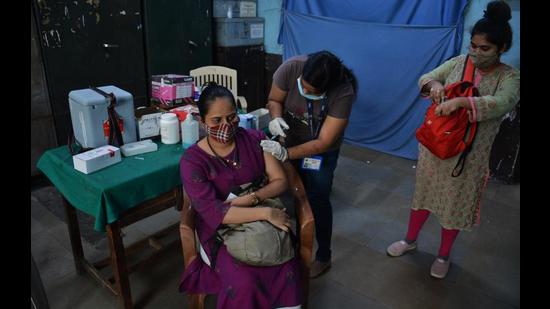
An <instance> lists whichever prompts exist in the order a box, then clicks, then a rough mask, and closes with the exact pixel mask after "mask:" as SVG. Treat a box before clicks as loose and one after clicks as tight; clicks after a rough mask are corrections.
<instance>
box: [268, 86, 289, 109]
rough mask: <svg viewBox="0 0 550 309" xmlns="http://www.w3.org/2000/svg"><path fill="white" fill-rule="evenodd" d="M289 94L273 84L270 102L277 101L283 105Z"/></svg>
mask: <svg viewBox="0 0 550 309" xmlns="http://www.w3.org/2000/svg"><path fill="white" fill-rule="evenodd" d="M286 94H287V92H286V91H284V90H283V89H281V88H279V87H278V86H277V85H276V84H275V83H272V84H271V90H270V91H269V97H268V101H275V102H278V103H281V104H283V103H284V102H285V99H286Z"/></svg>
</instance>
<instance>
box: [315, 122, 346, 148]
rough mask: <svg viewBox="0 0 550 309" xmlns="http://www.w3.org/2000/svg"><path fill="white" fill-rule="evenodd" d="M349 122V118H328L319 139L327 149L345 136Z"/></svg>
mask: <svg viewBox="0 0 550 309" xmlns="http://www.w3.org/2000/svg"><path fill="white" fill-rule="evenodd" d="M348 122H349V119H348V118H335V117H332V116H327V117H326V119H325V121H324V122H323V126H322V127H321V130H320V132H319V137H318V138H317V139H318V140H319V141H321V142H322V143H323V145H324V146H326V147H327V148H328V147H330V146H332V145H333V144H334V143H335V142H336V141H337V140H338V138H340V136H342V135H343V134H344V130H345V129H346V126H347V125H348Z"/></svg>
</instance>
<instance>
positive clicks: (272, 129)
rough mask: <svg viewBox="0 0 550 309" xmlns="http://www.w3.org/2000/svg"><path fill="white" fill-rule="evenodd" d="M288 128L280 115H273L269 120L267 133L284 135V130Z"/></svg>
mask: <svg viewBox="0 0 550 309" xmlns="http://www.w3.org/2000/svg"><path fill="white" fill-rule="evenodd" d="M288 129H289V126H288V124H286V121H285V120H284V119H283V118H281V117H275V118H273V120H271V121H270V122H269V133H271V135H280V136H282V137H286V134H285V132H284V130H288Z"/></svg>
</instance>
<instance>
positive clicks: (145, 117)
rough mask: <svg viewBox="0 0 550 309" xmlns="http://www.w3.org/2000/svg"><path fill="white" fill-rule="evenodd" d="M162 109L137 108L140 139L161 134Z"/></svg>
mask: <svg viewBox="0 0 550 309" xmlns="http://www.w3.org/2000/svg"><path fill="white" fill-rule="evenodd" d="M162 113H163V112H162V111H160V110H159V109H158V108H154V107H145V108H138V109H136V112H135V115H136V123H137V131H138V136H139V139H140V140H142V139H145V138H150V137H155V136H159V135H160V116H161V115H162Z"/></svg>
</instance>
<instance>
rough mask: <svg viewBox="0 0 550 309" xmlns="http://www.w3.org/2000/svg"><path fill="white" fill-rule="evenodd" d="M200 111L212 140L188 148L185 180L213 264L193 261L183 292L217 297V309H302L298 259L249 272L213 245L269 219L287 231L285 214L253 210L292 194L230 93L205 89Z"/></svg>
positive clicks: (250, 268) (183, 165) (201, 238)
mask: <svg viewBox="0 0 550 309" xmlns="http://www.w3.org/2000/svg"><path fill="white" fill-rule="evenodd" d="M198 108H199V113H200V116H201V122H202V124H203V125H204V126H205V129H206V132H207V136H206V137H205V138H203V139H201V140H200V141H198V142H197V143H196V144H195V145H193V146H191V147H189V148H188V149H186V150H185V153H184V154H183V156H182V158H181V160H180V174H181V178H182V182H183V187H184V189H185V191H186V193H187V195H188V196H189V198H190V200H191V205H192V207H193V208H194V210H195V211H196V214H197V215H196V218H195V222H196V230H197V234H198V237H199V241H200V243H201V245H202V248H203V249H204V251H205V253H206V255H207V259H206V258H205V260H208V261H207V262H208V263H209V264H211V266H210V265H207V264H206V263H205V261H203V260H202V259H200V258H197V259H195V260H193V261H192V263H191V264H190V265H189V267H187V269H185V271H184V273H183V275H182V279H181V283H180V291H186V292H189V293H207V294H218V299H217V308H224V309H230V308H266V309H268V308H279V307H296V308H299V305H300V304H301V302H302V299H301V298H302V291H301V285H300V269H299V267H300V266H299V261H298V259H297V258H296V257H294V258H292V259H291V260H289V261H288V262H285V263H283V264H281V265H277V266H268V267H258V266H251V265H248V264H244V263H241V262H239V261H237V260H235V259H234V258H233V257H232V256H231V255H229V253H228V252H227V249H226V247H225V246H224V245H223V244H222V245H221V246H219V245H216V240H215V239H216V230H217V229H218V228H219V227H220V225H222V224H236V223H245V222H252V221H257V220H266V221H269V222H270V223H271V224H273V225H274V226H275V227H277V228H280V229H282V230H284V231H288V230H289V228H290V219H289V216H288V215H287V214H286V213H285V212H284V211H283V210H280V209H276V208H269V207H253V206H255V205H257V204H258V203H259V202H260V201H262V200H264V199H266V198H271V197H275V196H278V195H280V194H281V193H283V192H284V191H285V190H286V189H287V181H286V176H285V172H284V170H283V167H282V165H281V163H280V162H279V161H278V160H277V159H275V158H274V157H273V156H272V155H271V154H269V153H264V152H263V150H262V148H261V147H260V141H261V140H262V139H265V138H266V137H265V134H264V133H263V132H261V131H257V130H251V129H249V130H245V129H243V128H240V127H238V123H239V117H238V115H237V110H236V103H235V98H234V97H233V95H232V93H231V92H230V91H229V90H228V89H227V88H225V87H222V86H218V85H210V86H208V87H207V88H206V89H204V90H203V92H202V94H201V96H200V98H199V103H198ZM262 175H267V177H268V179H269V182H268V184H266V185H265V186H264V187H262V188H261V189H259V190H257V191H255V192H253V193H251V194H249V195H244V196H239V197H237V198H235V199H233V200H231V202H226V200H227V197H228V195H229V194H230V193H231V192H235V191H234V190H235V189H236V188H238V187H239V186H240V185H242V184H245V183H249V182H252V181H253V180H255V179H257V178H259V177H261V176H262ZM210 261H211V262H212V263H210Z"/></svg>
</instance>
